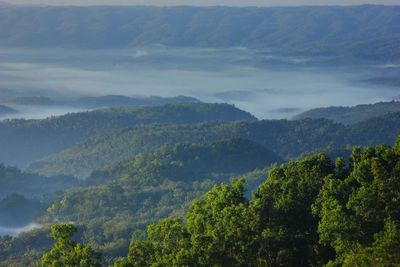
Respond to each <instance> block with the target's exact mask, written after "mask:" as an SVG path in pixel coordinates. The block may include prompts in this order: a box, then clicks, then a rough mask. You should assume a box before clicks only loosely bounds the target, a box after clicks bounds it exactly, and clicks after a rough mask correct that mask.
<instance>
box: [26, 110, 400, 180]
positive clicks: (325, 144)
mask: <svg viewBox="0 0 400 267" xmlns="http://www.w3.org/2000/svg"><path fill="white" fill-rule="evenodd" d="M399 133H400V113H392V114H388V115H385V116H381V117H379V118H374V119H370V120H366V121H363V122H360V123H357V124H354V125H352V126H344V125H342V124H338V123H335V122H332V121H330V120H326V119H305V120H299V121H289V120H262V121H253V122H228V123H215V122H210V123H198V124H190V125H188V124H181V125H147V126H146V125H144V126H137V127H133V128H126V129H123V130H116V131H112V132H110V133H106V134H104V135H98V136H95V137H92V138H89V139H88V140H86V141H85V142H83V143H81V144H78V145H76V146H74V147H72V148H69V149H66V150H64V151H62V152H60V153H57V154H54V155H51V156H49V157H46V158H43V159H41V160H38V161H36V162H34V163H33V164H32V165H31V166H30V170H31V171H34V172H38V173H40V174H44V175H59V174H72V175H76V176H78V177H81V178H85V177H88V176H89V175H90V173H91V172H92V171H94V170H96V169H99V168H102V167H104V166H108V165H110V164H113V163H115V162H117V161H121V160H123V159H125V158H128V157H132V156H135V155H137V154H139V153H146V152H150V151H153V150H154V149H157V148H159V147H161V146H162V145H165V144H177V143H181V142H191V143H197V144H204V143H207V142H216V141H219V140H223V139H226V138H243V139H247V140H251V141H253V142H256V143H257V144H260V145H262V146H263V147H265V148H267V149H269V150H271V151H274V152H275V153H277V154H278V155H279V156H280V157H282V158H284V159H292V158H295V157H298V156H300V155H303V154H305V153H306V154H307V153H309V152H315V151H320V150H324V151H325V150H326V149H328V150H331V149H344V148H346V146H349V145H376V144H381V143H382V144H391V143H393V140H394V139H395V137H396V136H397V135H398V134H399Z"/></svg>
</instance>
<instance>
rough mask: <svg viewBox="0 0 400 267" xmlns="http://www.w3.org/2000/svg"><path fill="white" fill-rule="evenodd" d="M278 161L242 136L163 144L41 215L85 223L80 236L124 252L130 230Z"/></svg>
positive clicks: (100, 246) (108, 252) (94, 180)
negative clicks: (210, 141) (205, 142)
mask: <svg viewBox="0 0 400 267" xmlns="http://www.w3.org/2000/svg"><path fill="white" fill-rule="evenodd" d="M277 161H278V162H279V161H280V158H279V157H277V156H276V155H275V154H274V153H272V152H270V151H268V150H266V149H264V148H263V147H260V146H258V145H256V144H254V143H252V142H249V141H246V140H228V141H223V142H218V143H215V144H209V145H204V146H200V145H193V144H181V145H177V146H167V147H163V148H161V149H159V150H157V151H155V152H153V153H151V154H149V155H140V156H137V157H135V158H133V159H131V160H128V161H124V162H121V163H120V164H117V165H115V166H114V167H113V168H111V169H108V170H103V171H101V172H98V173H95V174H94V175H93V176H92V177H91V178H90V179H89V182H92V183H98V182H99V181H100V182H101V181H103V180H111V179H113V178H117V179H115V180H114V181H111V182H108V183H106V184H104V185H101V186H97V187H91V188H87V189H80V190H75V191H72V192H70V193H68V194H66V196H65V197H64V198H63V199H62V200H60V201H56V202H55V203H54V204H53V205H52V206H51V207H50V208H49V209H48V212H47V213H46V215H45V216H44V217H43V220H45V221H51V220H62V221H75V222H79V223H82V224H85V225H86V227H87V230H86V231H85V234H84V240H86V241H88V242H91V243H92V244H93V245H94V246H95V247H96V248H98V249H101V250H102V251H103V252H104V254H106V255H113V256H124V254H121V251H124V249H126V248H127V246H128V243H129V240H127V239H126V237H127V235H130V233H132V232H134V231H136V230H143V229H144V228H145V227H146V225H147V224H149V223H151V222H154V221H155V220H157V219H159V218H165V217H168V216H171V215H172V216H180V215H181V214H182V213H183V212H184V210H185V209H186V207H187V205H188V204H189V203H190V202H191V201H192V200H193V199H194V198H196V197H200V196H201V195H202V194H203V193H204V192H206V191H207V190H209V189H210V188H211V187H212V186H213V185H214V184H215V183H220V182H221V181H229V177H231V176H234V175H239V174H241V173H245V172H248V171H251V170H253V169H255V168H257V167H264V166H269V165H271V164H272V163H274V162H277ZM99 233H101V234H99Z"/></svg>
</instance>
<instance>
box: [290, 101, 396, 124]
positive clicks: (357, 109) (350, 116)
mask: <svg viewBox="0 0 400 267" xmlns="http://www.w3.org/2000/svg"><path fill="white" fill-rule="evenodd" d="M396 112H400V102H397V101H392V102H380V103H376V104H366V105H358V106H354V107H328V108H316V109H311V110H308V111H306V112H303V113H301V114H299V115H297V116H295V118H294V119H296V120H302V119H305V118H311V119H319V118H325V119H328V120H333V121H335V122H338V123H343V124H346V125H351V124H355V123H358V122H361V121H365V120H368V119H372V118H376V117H380V116H382V115H386V114H389V113H396Z"/></svg>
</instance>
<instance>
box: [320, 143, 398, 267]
mask: <svg viewBox="0 0 400 267" xmlns="http://www.w3.org/2000/svg"><path fill="white" fill-rule="evenodd" d="M399 142H400V137H399V139H398V141H397V145H396V146H395V147H394V148H391V147H388V146H384V145H378V146H377V147H376V148H366V149H364V150H362V149H361V148H355V149H354V151H353V154H352V156H351V164H350V166H349V169H348V170H347V173H349V174H348V175H345V176H342V175H331V176H329V177H327V178H326V179H325V182H324V185H323V187H322V189H321V191H320V193H319V196H318V199H317V201H316V202H315V204H314V205H313V211H314V213H315V214H317V215H318V216H319V223H318V233H319V236H320V243H322V244H326V245H330V246H332V247H333V248H334V249H335V252H336V255H337V257H336V259H335V260H334V261H332V262H331V263H330V264H331V265H344V266H398V265H400V252H399V251H400V235H399V227H400V209H399V205H400V192H399V188H400V151H399V149H398V148H399V146H398V144H399Z"/></svg>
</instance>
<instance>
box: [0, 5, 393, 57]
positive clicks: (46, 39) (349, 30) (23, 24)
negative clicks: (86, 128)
mask: <svg viewBox="0 0 400 267" xmlns="http://www.w3.org/2000/svg"><path fill="white" fill-rule="evenodd" d="M22 18H23V19H22ZM399 19H400V16H399V8H398V7H396V6H392V7H390V6H389V7H386V6H373V5H365V6H357V7H298V8H293V7H290V8H256V7H249V8H229V7H206V8H200V7H169V8H165V7H164V8H157V7H90V8H87V7H17V6H12V5H11V6H10V5H5V6H1V8H0V31H1V32H2V35H1V38H0V45H1V46H3V47H7V46H8V47H21V46H22V47H60V46H64V47H84V48H86V47H88V48H121V47H131V46H144V45H153V44H163V45H168V46H178V47H184V46H186V47H237V46H245V47H251V48H264V49H269V50H270V49H272V50H275V51H279V52H284V53H297V54H299V53H301V54H309V55H310V54H311V55H335V56H341V57H344V58H345V57H349V56H350V57H351V56H353V57H366V58H370V59H376V58H380V59H382V58H384V59H392V60H393V59H398V58H399V56H400V48H399V46H398V45H397V44H398V43H399V41H400V33H399V31H398V27H397V25H398V24H399ZM37 29H40V30H37ZM53 36H57V38H52V37H53Z"/></svg>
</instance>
